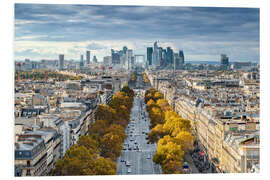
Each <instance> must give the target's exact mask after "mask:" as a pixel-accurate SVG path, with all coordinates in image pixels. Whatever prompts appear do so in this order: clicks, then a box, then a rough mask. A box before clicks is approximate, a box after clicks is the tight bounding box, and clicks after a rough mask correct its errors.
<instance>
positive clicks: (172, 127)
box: [163, 111, 191, 136]
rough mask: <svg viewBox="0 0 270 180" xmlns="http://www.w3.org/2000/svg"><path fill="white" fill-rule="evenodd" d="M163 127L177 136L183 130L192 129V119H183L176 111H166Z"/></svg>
mask: <svg viewBox="0 0 270 180" xmlns="http://www.w3.org/2000/svg"><path fill="white" fill-rule="evenodd" d="M163 128H164V129H165V130H166V131H168V132H169V133H170V135H172V136H176V135H177V134H178V133H179V132H181V131H188V132H189V131H190V129H191V125H190V121H189V120H186V119H182V118H181V117H180V116H179V115H178V114H177V113H176V112H174V111H167V112H166V113H165V123H164V126H163Z"/></svg>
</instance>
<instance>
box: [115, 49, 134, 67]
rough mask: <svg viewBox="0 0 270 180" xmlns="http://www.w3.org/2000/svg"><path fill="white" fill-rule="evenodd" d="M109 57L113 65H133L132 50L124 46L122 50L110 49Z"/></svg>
mask: <svg viewBox="0 0 270 180" xmlns="http://www.w3.org/2000/svg"><path fill="white" fill-rule="evenodd" d="M111 58H112V64H113V65H119V66H121V67H123V68H125V69H128V70H130V69H132V67H133V65H134V56H133V50H132V49H128V48H127V47H126V46H124V47H123V49H122V50H119V51H118V50H114V49H111Z"/></svg>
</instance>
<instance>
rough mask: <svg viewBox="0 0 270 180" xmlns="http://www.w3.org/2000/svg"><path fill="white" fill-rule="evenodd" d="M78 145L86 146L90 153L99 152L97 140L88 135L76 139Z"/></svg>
mask: <svg viewBox="0 0 270 180" xmlns="http://www.w3.org/2000/svg"><path fill="white" fill-rule="evenodd" d="M77 144H78V146H84V147H86V148H87V149H88V150H89V151H90V153H91V154H94V153H99V149H98V146H99V144H98V142H97V141H96V140H94V139H92V138H91V137H90V136H81V137H80V138H79V140H78V143H77Z"/></svg>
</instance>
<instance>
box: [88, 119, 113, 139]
mask: <svg viewBox="0 0 270 180" xmlns="http://www.w3.org/2000/svg"><path fill="white" fill-rule="evenodd" d="M108 126H109V124H108V123H107V122H106V121H104V120H97V121H96V122H95V123H93V124H92V125H91V126H90V128H89V130H88V134H89V135H94V134H97V135H98V136H100V137H102V136H103V135H104V134H105V130H106V128H107V127H108Z"/></svg>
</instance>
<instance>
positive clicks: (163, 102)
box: [157, 99, 172, 112]
mask: <svg viewBox="0 0 270 180" xmlns="http://www.w3.org/2000/svg"><path fill="white" fill-rule="evenodd" d="M157 105H158V106H159V107H160V108H161V109H162V111H163V112H166V111H172V108H171V106H170V105H169V103H168V101H167V100H165V99H158V100H157Z"/></svg>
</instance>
